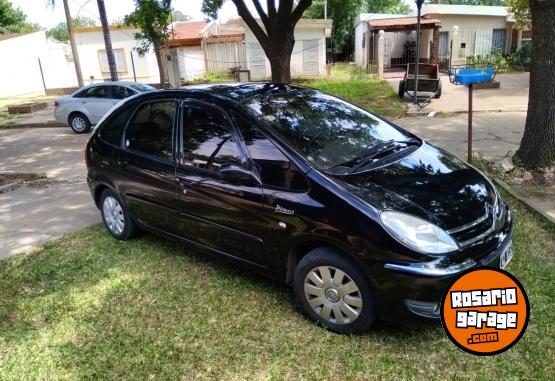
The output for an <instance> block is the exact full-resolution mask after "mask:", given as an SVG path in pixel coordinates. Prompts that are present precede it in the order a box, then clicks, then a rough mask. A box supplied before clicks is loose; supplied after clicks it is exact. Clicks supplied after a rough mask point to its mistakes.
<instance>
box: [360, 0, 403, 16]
mask: <svg viewBox="0 0 555 381" xmlns="http://www.w3.org/2000/svg"><path fill="white" fill-rule="evenodd" d="M362 11H363V12H368V13H399V14H408V13H410V11H411V8H410V7H409V6H408V4H406V3H405V2H404V1H403V0H365V1H364V2H363V9H362Z"/></svg>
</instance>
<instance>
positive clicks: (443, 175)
mask: <svg viewBox="0 0 555 381" xmlns="http://www.w3.org/2000/svg"><path fill="white" fill-rule="evenodd" d="M338 179H339V180H340V181H341V182H343V183H344V185H345V186H346V187H347V188H349V189H350V191H351V192H353V193H355V194H356V195H357V196H358V197H360V198H362V199H363V200H364V201H366V202H368V203H370V204H372V205H374V206H375V207H377V208H379V209H381V210H397V211H401V212H405V213H409V214H412V215H416V216H419V217H421V218H424V219H426V220H428V221H432V222H434V223H435V224H437V225H438V226H441V227H442V228H444V229H453V228H456V227H459V226H461V225H465V224H468V223H470V222H472V221H475V220H477V219H478V218H480V217H482V216H484V214H485V213H486V212H487V211H488V210H492V208H493V206H494V204H495V202H496V198H497V197H496V193H495V189H494V188H493V186H492V185H491V183H490V182H489V181H488V180H487V179H486V178H485V177H484V176H483V175H482V174H480V173H479V172H478V171H476V170H475V169H473V168H472V167H470V166H468V165H467V164H465V163H464V162H462V161H461V160H459V159H457V158H456V157H455V156H453V155H451V154H449V153H447V152H445V151H443V150H440V149H438V148H436V147H434V146H432V145H429V144H427V143H424V144H423V145H422V146H421V147H420V148H419V149H418V150H416V151H414V152H413V153H412V154H410V155H408V156H406V157H404V158H402V159H400V160H399V161H397V162H394V163H392V164H389V165H386V166H384V167H381V168H376V169H373V170H370V171H366V172H361V173H357V174H353V175H347V176H340V177H338Z"/></svg>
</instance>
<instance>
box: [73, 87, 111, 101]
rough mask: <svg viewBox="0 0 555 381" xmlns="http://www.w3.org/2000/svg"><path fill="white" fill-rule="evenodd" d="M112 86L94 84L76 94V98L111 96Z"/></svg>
mask: <svg viewBox="0 0 555 381" xmlns="http://www.w3.org/2000/svg"><path fill="white" fill-rule="evenodd" d="M110 93H111V91H110V86H93V87H89V88H88V89H85V90H83V91H81V92H80V93H78V94H77V95H75V98H100V99H106V98H110V96H111V94H110Z"/></svg>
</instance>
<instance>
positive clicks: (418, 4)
mask: <svg viewBox="0 0 555 381" xmlns="http://www.w3.org/2000/svg"><path fill="white" fill-rule="evenodd" d="M415 1H416V9H417V12H416V63H415V65H414V104H418V70H419V69H420V16H421V13H422V4H423V3H424V0H415Z"/></svg>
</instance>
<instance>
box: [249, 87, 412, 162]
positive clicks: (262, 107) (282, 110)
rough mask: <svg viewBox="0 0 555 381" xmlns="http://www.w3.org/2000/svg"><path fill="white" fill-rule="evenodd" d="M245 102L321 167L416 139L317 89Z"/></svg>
mask: <svg viewBox="0 0 555 381" xmlns="http://www.w3.org/2000/svg"><path fill="white" fill-rule="evenodd" d="M247 106H248V107H249V108H250V109H251V110H253V111H254V112H255V113H257V114H258V115H259V116H260V117H261V118H262V119H263V120H265V121H266V122H268V123H269V124H270V126H272V127H273V128H274V129H275V131H276V132H277V133H278V134H279V135H280V136H281V137H282V138H283V139H284V140H286V141H287V142H288V143H289V144H290V145H291V146H292V147H293V148H294V149H295V150H296V151H297V152H298V153H300V154H301V155H303V156H304V157H305V158H306V159H307V160H308V161H310V162H311V163H313V164H314V165H316V166H317V167H319V168H321V169H323V170H327V169H331V168H335V167H337V166H340V165H342V164H343V163H351V162H354V161H355V160H357V157H360V156H361V153H362V156H364V152H367V151H368V150H370V149H372V148H373V147H376V146H377V145H381V144H383V143H387V142H404V141H407V140H410V139H412V137H411V136H410V135H408V134H406V133H403V132H402V131H400V130H399V129H397V128H395V127H393V126H392V125H390V124H388V123H386V122H384V121H382V120H380V119H378V118H376V117H375V116H373V115H372V114H370V113H369V112H367V111H364V110H363V109H361V108H358V107H356V106H353V105H351V104H349V103H347V102H345V101H342V100H341V99H338V98H335V97H332V96H331V95H327V94H324V93H321V92H319V91H314V90H299V91H294V92H288V93H283V94H274V95H259V96H255V97H253V98H250V99H248V102H247Z"/></svg>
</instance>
